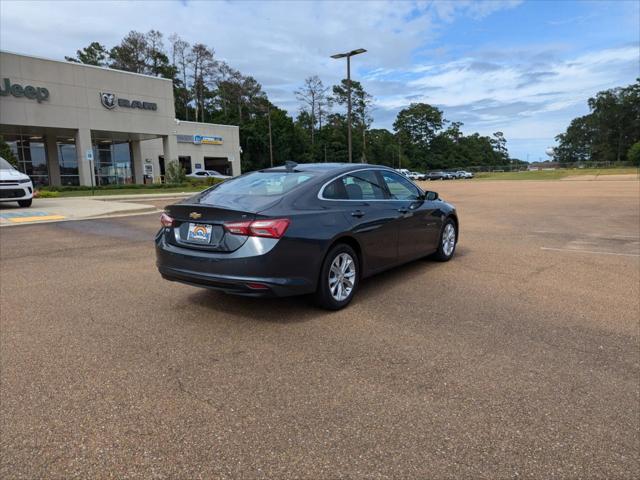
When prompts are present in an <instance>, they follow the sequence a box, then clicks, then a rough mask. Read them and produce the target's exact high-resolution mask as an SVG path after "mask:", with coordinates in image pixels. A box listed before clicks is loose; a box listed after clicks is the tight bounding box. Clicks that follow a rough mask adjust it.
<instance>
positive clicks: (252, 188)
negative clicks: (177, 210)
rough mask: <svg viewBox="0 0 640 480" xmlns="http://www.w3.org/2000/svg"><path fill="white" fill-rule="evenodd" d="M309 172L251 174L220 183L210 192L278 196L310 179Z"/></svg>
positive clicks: (311, 176)
mask: <svg viewBox="0 0 640 480" xmlns="http://www.w3.org/2000/svg"><path fill="white" fill-rule="evenodd" d="M313 176H314V174H313V173H311V172H253V173H249V174H247V175H243V176H241V177H238V178H234V179H232V180H227V181H226V182H224V183H221V184H220V185H219V186H218V187H216V188H215V189H213V190H212V192H215V193H216V195H220V194H231V195H251V196H262V197H264V196H268V197H270V196H278V195H282V194H284V193H287V192H288V191H289V190H292V189H293V188H295V187H297V186H298V185H300V184H301V183H304V182H306V181H308V180H310V179H311V178H313Z"/></svg>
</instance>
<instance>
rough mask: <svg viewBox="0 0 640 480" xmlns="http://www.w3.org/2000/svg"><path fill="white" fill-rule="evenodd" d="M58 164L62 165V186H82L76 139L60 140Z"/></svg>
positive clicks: (58, 143)
mask: <svg viewBox="0 0 640 480" xmlns="http://www.w3.org/2000/svg"><path fill="white" fill-rule="evenodd" d="M56 144H57V148H58V164H59V165H60V184H61V185H80V176H79V174H78V157H77V154H76V141H75V139H74V138H60V137H59V138H58V139H57V141H56Z"/></svg>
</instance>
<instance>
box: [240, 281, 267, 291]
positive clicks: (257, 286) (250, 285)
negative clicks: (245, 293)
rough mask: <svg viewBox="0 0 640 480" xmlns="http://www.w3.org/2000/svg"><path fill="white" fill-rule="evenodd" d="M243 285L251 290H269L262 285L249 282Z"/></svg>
mask: <svg viewBox="0 0 640 480" xmlns="http://www.w3.org/2000/svg"><path fill="white" fill-rule="evenodd" d="M245 285H246V286H247V287H248V288H250V289H251V290H269V287H268V286H267V285H265V284H264V283H256V282H249V283H245Z"/></svg>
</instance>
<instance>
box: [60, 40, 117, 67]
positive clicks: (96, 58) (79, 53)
mask: <svg viewBox="0 0 640 480" xmlns="http://www.w3.org/2000/svg"><path fill="white" fill-rule="evenodd" d="M108 56H109V52H108V51H107V49H106V48H105V47H104V45H102V44H100V43H99V42H91V43H90V44H89V46H87V47H85V48H83V49H82V50H76V56H75V58H74V57H64V58H65V60H67V61H68V62H76V63H84V64H87V65H95V66H98V67H103V66H106V65H107V58H108Z"/></svg>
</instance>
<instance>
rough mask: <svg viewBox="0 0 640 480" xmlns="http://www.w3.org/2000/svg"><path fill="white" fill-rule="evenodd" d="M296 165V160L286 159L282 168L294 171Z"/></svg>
mask: <svg viewBox="0 0 640 480" xmlns="http://www.w3.org/2000/svg"><path fill="white" fill-rule="evenodd" d="M297 166H298V164H297V163H296V162H292V161H290V160H287V161H286V162H284V168H286V169H287V172H293V171H295V169H296V167H297Z"/></svg>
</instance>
